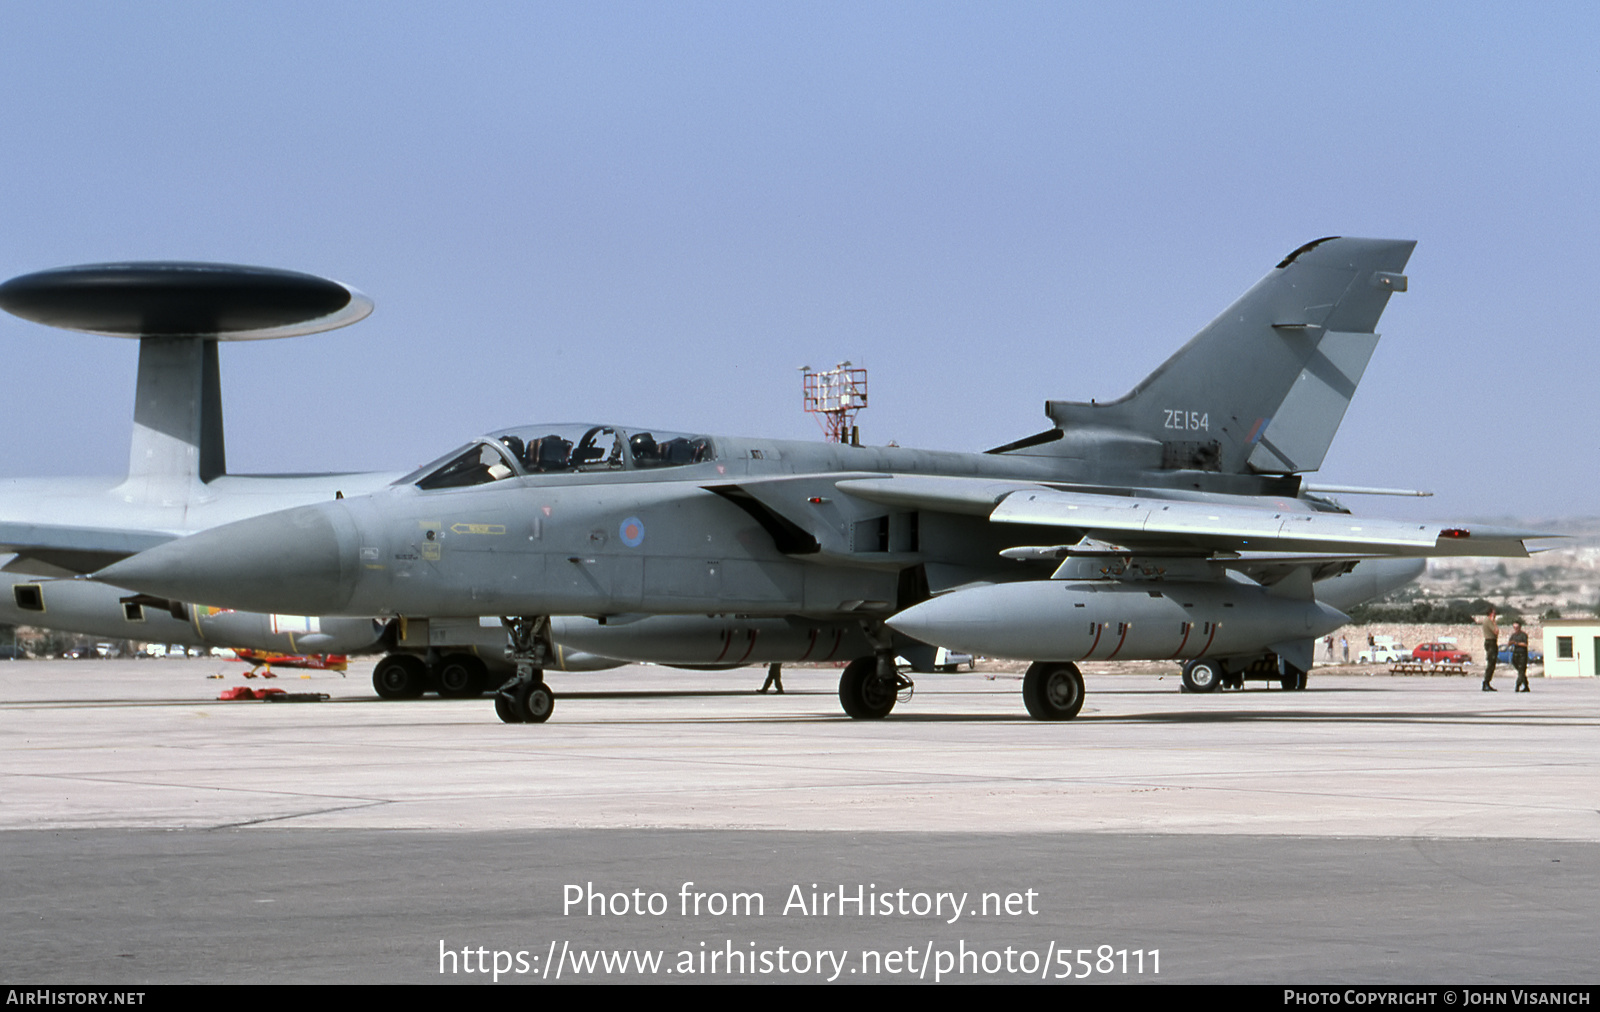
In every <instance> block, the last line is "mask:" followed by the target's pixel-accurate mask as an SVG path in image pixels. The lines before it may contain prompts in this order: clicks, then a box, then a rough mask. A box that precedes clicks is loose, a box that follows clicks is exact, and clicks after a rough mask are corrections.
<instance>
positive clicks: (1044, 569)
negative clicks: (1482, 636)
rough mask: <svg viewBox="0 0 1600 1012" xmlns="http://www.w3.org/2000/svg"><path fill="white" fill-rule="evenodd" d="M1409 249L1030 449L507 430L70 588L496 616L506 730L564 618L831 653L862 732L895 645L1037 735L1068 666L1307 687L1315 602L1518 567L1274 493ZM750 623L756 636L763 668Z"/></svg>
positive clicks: (1269, 300) (1314, 267) (1065, 700)
mask: <svg viewBox="0 0 1600 1012" xmlns="http://www.w3.org/2000/svg"><path fill="white" fill-rule="evenodd" d="M1413 246H1414V243H1412V242H1408V241H1396V240H1376V239H1351V238H1329V239H1322V240H1318V241H1316V242H1312V243H1308V244H1306V245H1305V246H1302V247H1301V248H1299V249H1297V250H1295V251H1294V252H1293V253H1291V254H1290V255H1289V256H1288V257H1286V258H1284V260H1283V261H1282V262H1281V263H1279V264H1278V265H1277V266H1276V267H1274V268H1273V269H1272V270H1271V271H1270V272H1269V273H1268V274H1267V276H1266V277H1265V278H1263V279H1262V280H1261V281H1260V282H1259V283H1257V284H1256V285H1255V286H1254V287H1253V288H1251V289H1250V290H1249V291H1248V292H1246V293H1245V294H1244V296H1243V297H1241V298H1240V299H1239V300H1238V301H1237V302H1235V303H1234V304H1233V305H1232V306H1230V307H1228V309H1227V310H1225V311H1224V312H1223V313H1222V315H1221V316H1219V317H1217V319H1216V320H1215V321H1213V322H1212V323H1211V324H1210V325H1208V326H1207V327H1206V328H1205V329H1203V330H1202V331H1201V332H1200V333H1199V334H1198V335H1196V336H1195V337H1194V338H1193V339H1192V340H1191V341H1189V343H1187V344H1186V345H1184V346H1183V348H1182V349H1180V350H1179V351H1178V352H1177V354H1175V355H1174V356H1173V357H1172V358H1170V359H1169V360H1167V362H1165V363H1164V364H1163V365H1162V366H1161V367H1160V368H1159V369H1157V370H1156V371H1155V372H1154V373H1152V374H1151V375H1150V376H1149V377H1147V378H1146V379H1145V380H1144V381H1143V382H1142V383H1140V384H1139V385H1138V386H1137V387H1135V388H1134V390H1133V391H1132V392H1131V393H1129V394H1128V395H1127V396H1125V397H1123V398H1121V399H1119V400H1115V401H1108V402H1104V403H1089V404H1083V403H1074V402H1066V401H1050V402H1048V403H1047V404H1046V413H1047V414H1048V416H1049V418H1050V420H1051V422H1052V423H1053V424H1052V426H1051V427H1050V428H1049V429H1046V430H1045V431H1043V432H1040V433H1038V434H1036V435H1033V436H1029V437H1027V438H1024V439H1019V440H1017V441H1016V442H1013V443H1010V444H1007V445H1005V446H1000V447H996V448H994V449H992V450H989V451H987V452H984V453H954V452H939V451H927V450H915V449H902V448H898V447H863V446H849V445H839V444H831V443H821V444H818V443H801V442H783V441H777V440H767V439H752V438H741V437H730V436H717V435H707V434H702V433H692V432H671V431H664V430H662V429H657V428H643V427H634V426H627V425H611V424H577V425H531V426H523V427H518V428H512V429H507V430H504V431H501V432H496V433H493V434H491V435H488V436H485V437H483V438H481V439H477V440H474V441H473V442H471V443H469V444H468V445H466V446H464V447H461V448H459V449H457V450H454V451H451V452H450V453H449V454H447V455H445V456H444V457H441V458H439V459H438V460H437V461H435V462H433V463H431V464H429V465H427V466H425V467H423V468H421V469H419V470H418V471H416V472H415V473H412V474H409V475H406V476H404V477H401V478H399V479H398V480H396V481H394V482H393V483H392V484H390V485H388V486H387V487H385V488H382V489H380V490H377V491H373V492H370V493H368V494H363V495H347V496H345V497H344V498H342V499H338V500H334V499H332V498H331V497H330V498H329V499H328V500H327V501H323V502H319V503H315V504H312V505H303V506H298V507H296V508H292V509H287V510H283V511H280V512H275V513H269V514H265V515H260V516H256V517H253V518H250V519H244V520H240V521H237V522H233V523H228V524H225V525H222V526H218V527H214V528H211V529H209V530H204V531H200V532H198V533H193V534H190V535H188V536H186V537H180V538H176V539H173V540H169V541H166V542H165V543H163V544H159V545H156V546H153V547H150V548H148V549H146V550H144V551H141V552H138V553H137V554H133V555H131V556H129V557H127V558H125V559H123V560H122V561H119V562H116V563H114V564H112V565H110V566H107V567H106V568H104V569H102V570H100V571H99V572H98V573H97V574H96V578H97V579H100V580H103V581H105V582H107V583H111V584H114V585H116V586H119V587H128V588H133V589H135V590H137V591H140V592H142V593H144V594H148V595H152V596H156V597H159V598H161V599H166V600H172V601H196V602H205V603H207V604H208V605H212V606H221V607H226V608H234V609H241V610H247V611H255V612H266V613H271V612H285V613H294V614H304V615H321V616H350V617H367V618H371V617H374V616H377V617H418V618H420V617H428V618H430V619H432V620H449V619H471V618H475V617H478V616H489V615H496V616H501V617H502V621H503V623H504V625H505V626H506V628H507V630H508V638H509V640H510V646H509V648H508V656H509V657H510V658H511V659H512V660H513V661H514V662H515V664H516V668H517V675H516V676H515V677H514V678H513V679H512V680H511V681H509V682H507V683H506V684H505V685H504V686H503V687H502V688H501V689H500V691H499V692H498V693H497V695H496V700H495V705H496V710H497V712H498V713H499V715H500V717H501V719H503V720H506V721H508V722H539V721H543V720H545V719H547V718H548V717H549V715H550V713H551V711H552V709H553V706H554V702H555V696H554V694H553V693H552V692H551V691H550V689H549V687H548V686H547V685H546V684H545V682H544V678H543V671H544V669H545V667H546V666H547V665H548V664H550V663H551V660H552V658H553V656H554V642H553V640H552V637H551V631H550V630H551V618H552V616H563V615H565V616H589V617H590V619H591V622H592V630H593V631H594V632H595V633H596V635H597V637H598V636H603V635H605V634H607V633H608V632H611V631H613V627H616V628H615V631H616V632H617V633H620V634H623V635H621V636H619V637H617V640H616V642H622V641H626V642H627V643H628V649H629V650H631V651H632V654H631V656H637V657H640V658H641V659H648V658H650V657H652V656H656V657H660V656H663V655H667V654H672V653H673V652H674V651H676V650H679V649H681V648H683V647H684V645H685V642H686V639H685V637H686V636H688V635H689V634H688V633H686V632H685V631H684V630H686V629H690V628H692V629H694V633H693V635H695V636H699V637H702V638H704V637H705V634H706V632H707V627H706V623H710V624H711V626H719V625H720V627H721V629H722V633H723V640H724V645H723V648H722V649H723V654H724V656H726V654H727V652H728V650H729V648H730V645H731V640H732V638H733V633H732V632H731V630H733V629H735V628H748V629H749V630H751V632H750V633H749V642H750V649H749V650H746V651H745V653H744V655H743V656H742V657H741V658H740V659H742V660H747V661H754V660H792V659H796V658H797V657H799V656H801V655H810V656H820V655H821V654H822V650H821V649H819V644H818V641H819V640H824V641H827V640H831V641H832V642H831V645H830V646H829V649H831V650H833V651H838V650H840V649H841V648H842V649H844V650H845V651H847V652H846V653H845V654H844V655H843V656H853V657H854V658H855V659H854V660H853V661H851V663H850V664H849V665H848V666H847V667H846V668H845V669H844V672H843V676H842V678H841V680H840V686H839V696H840V701H841V703H842V704H843V707H844V710H845V712H846V713H848V714H849V715H850V716H852V717H858V718H878V717H883V716H885V715H887V714H888V713H889V712H890V711H891V710H892V709H893V707H894V706H895V703H896V701H897V700H898V699H901V698H904V697H905V694H906V693H907V692H908V690H909V689H910V688H911V685H910V682H909V681H908V680H907V679H906V678H905V676H904V675H903V674H902V673H900V672H899V671H897V668H896V664H895V657H896V655H897V654H898V653H903V652H904V648H906V647H907V646H910V645H914V644H922V645H927V644H937V645H939V646H944V647H950V648H955V649H960V650H967V651H973V652H981V653H984V654H987V655H990V656H999V657H1010V658H1018V659H1024V660H1031V661H1033V662H1034V663H1033V665H1032V667H1030V668H1029V670H1028V673H1027V675H1026V677H1025V679H1024V682H1023V699H1024V702H1025V703H1026V706H1027V709H1028V711H1029V713H1031V714H1032V715H1033V716H1035V717H1038V718H1041V719H1046V720H1056V719H1066V718H1071V717H1073V716H1075V715H1076V714H1077V713H1078V711H1079V709H1080V708H1081V707H1082V705H1083V700H1084V688H1083V679H1082V676H1081V674H1080V672H1079V670H1078V668H1077V666H1076V662H1078V661H1082V660H1086V659H1093V660H1119V659H1120V660H1138V659H1165V658H1170V659H1174V660H1180V661H1185V662H1187V663H1186V665H1185V679H1186V682H1187V683H1188V684H1189V685H1190V686H1191V687H1193V688H1198V689H1206V688H1213V687H1215V685H1216V684H1217V683H1218V682H1219V681H1221V680H1222V679H1225V678H1227V677H1230V675H1235V676H1236V675H1237V673H1240V672H1243V671H1245V670H1247V669H1255V670H1260V669H1262V668H1263V667H1270V669H1271V671H1272V673H1273V675H1274V677H1278V678H1281V679H1283V681H1284V683H1285V684H1286V685H1291V686H1299V685H1303V681H1304V672H1305V670H1306V669H1307V668H1309V667H1310V666H1311V657H1312V645H1313V642H1314V640H1315V639H1316V638H1318V637H1320V636H1322V635H1324V634H1326V633H1328V632H1329V631H1331V630H1333V629H1335V628H1337V627H1339V626H1340V625H1342V624H1344V623H1345V622H1346V621H1347V617H1346V615H1345V614H1344V612H1343V609H1345V608H1349V607H1350V606H1351V605H1353V604H1354V603H1357V602H1359V601H1361V600H1365V599H1368V598H1370V597H1373V596H1376V595H1379V594H1382V593H1384V592H1387V591H1388V590H1390V589H1393V588H1394V587H1396V586H1399V585H1401V584H1403V583H1405V582H1406V581H1408V580H1410V579H1412V578H1414V577H1415V576H1416V575H1417V574H1418V573H1419V572H1420V571H1421V569H1422V565H1423V562H1422V560H1423V559H1424V558H1425V557H1427V556H1438V555H1504V556H1522V555H1526V554H1527V548H1526V546H1525V544H1524V540H1525V539H1527V538H1532V537H1538V536H1540V535H1539V534H1538V533H1537V532H1531V531H1513V530H1504V529H1490V528H1484V527H1480V526H1474V525H1469V524H1463V523H1419V522H1415V521H1399V520H1381V519H1370V518H1361V517H1356V516H1353V515H1351V514H1350V513H1349V512H1347V511H1346V510H1344V509H1343V508H1342V507H1340V506H1339V505H1337V504H1336V503H1335V502H1333V501H1332V500H1330V499H1327V498H1325V497H1323V496H1321V495H1319V494H1317V492H1316V491H1315V490H1313V489H1309V488H1307V487H1306V486H1304V485H1303V484H1302V481H1301V478H1300V474H1301V473H1303V472H1307V471H1313V470H1315V469H1316V468H1317V467H1318V466H1319V465H1320V464H1321V462H1322V459H1323V455H1324V453H1325V452H1326V450H1327V448H1328V445H1329V443H1330V441H1331V440H1332V438H1333V435H1334V432H1335V430H1336V429H1337V427H1338V425H1339V422H1340V421H1341V419H1342V418H1343V416H1344V412H1345V409H1346V407H1347V406H1348V404H1349V402H1350V399H1351V397H1352V396H1353V394H1354V392H1355V388H1356V385H1357V383H1358V382H1359V380H1360V379H1361V376H1362V373H1363V372H1364V370H1365V369H1366V366H1367V363H1368V361H1369V359H1370V358H1371V356H1372V354H1373V351H1374V349H1375V347H1376V345H1377V342H1378V336H1377V334H1376V333H1375V332H1374V331H1375V328H1376V325H1377V322H1378V318H1379V316H1380V315H1381V314H1382V312H1383V309H1384V307H1385V306H1386V305H1387V303H1388V301H1389V298H1390V296H1391V295H1392V294H1393V293H1395V292H1397V291H1404V290H1405V287H1406V278H1405V275H1404V274H1403V273H1402V272H1403V270H1404V268H1405V264H1406V261H1407V259H1408V258H1409V256H1410V254H1411V251H1412V248H1413ZM639 616H646V617H644V618H642V619H641V618H639ZM708 616H709V618H708ZM675 617H676V618H675ZM683 622H690V623H698V624H697V625H692V626H684V625H675V623H683ZM741 623H742V624H743V625H741ZM763 623H765V625H763ZM652 624H653V625H652ZM758 628H768V629H777V630H778V632H775V633H774V636H773V641H774V642H773V647H772V649H771V650H764V649H763V648H762V647H761V646H758V645H757V643H756V641H757V633H756V631H755V630H757V629H758ZM784 630H786V631H787V632H786V633H785V632H783V631H784ZM779 640H781V641H782V642H783V646H781V648H780V647H779V646H778V645H777V643H778V641H779ZM574 645H575V646H577V647H578V648H580V649H586V650H596V651H597V652H602V653H605V654H606V655H608V656H619V653H618V652H617V651H616V650H614V649H598V648H597V647H595V646H593V645H591V644H589V643H582V642H579V643H575V644H574ZM741 645H742V644H741ZM785 652H787V655H786V656H781V657H780V656H776V654H778V653H785ZM620 656H630V654H628V653H622V654H620Z"/></svg>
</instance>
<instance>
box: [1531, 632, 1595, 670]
mask: <svg viewBox="0 0 1600 1012" xmlns="http://www.w3.org/2000/svg"><path fill="white" fill-rule="evenodd" d="M1597 675H1600V618H1547V619H1545V620H1544V676H1545V677H1546V678H1594V677H1595V676H1597Z"/></svg>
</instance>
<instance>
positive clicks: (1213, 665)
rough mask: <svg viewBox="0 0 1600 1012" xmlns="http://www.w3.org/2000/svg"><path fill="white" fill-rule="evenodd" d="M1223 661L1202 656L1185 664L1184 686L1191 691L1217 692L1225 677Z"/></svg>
mask: <svg viewBox="0 0 1600 1012" xmlns="http://www.w3.org/2000/svg"><path fill="white" fill-rule="evenodd" d="M1224 674H1225V673H1224V671H1223V667H1222V663H1221V662H1220V661H1213V660H1210V659H1208V658H1204V657H1201V658H1199V659H1197V660H1192V661H1190V662H1188V663H1187V664H1185V665H1184V666H1183V687H1184V688H1186V689H1188V690H1189V691H1190V692H1215V691H1217V689H1218V688H1220V687H1221V685H1222V680H1223V677H1224Z"/></svg>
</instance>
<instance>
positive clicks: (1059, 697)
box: [1022, 661, 1083, 720]
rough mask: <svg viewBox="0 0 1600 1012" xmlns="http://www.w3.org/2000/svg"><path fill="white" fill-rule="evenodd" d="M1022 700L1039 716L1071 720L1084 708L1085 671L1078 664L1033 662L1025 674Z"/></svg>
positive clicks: (1033, 713) (1035, 716) (1033, 714)
mask: <svg viewBox="0 0 1600 1012" xmlns="http://www.w3.org/2000/svg"><path fill="white" fill-rule="evenodd" d="M1022 702H1023V704H1024V705H1025V706H1027V708H1028V713H1029V714H1031V715H1032V716H1033V717H1034V718H1035V719H1037V720H1071V719H1072V718H1073V717H1076V716H1077V715H1078V711H1079V710H1081V709H1083V675H1082V673H1080V672H1079V671H1078V666H1077V665H1076V664H1065V663H1052V662H1047V661H1039V662H1037V663H1035V664H1032V665H1030V666H1029V667H1028V673H1027V674H1026V675H1024V676H1023V678H1022Z"/></svg>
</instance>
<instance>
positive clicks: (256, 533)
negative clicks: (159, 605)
mask: <svg viewBox="0 0 1600 1012" xmlns="http://www.w3.org/2000/svg"><path fill="white" fill-rule="evenodd" d="M354 540H355V532H354V526H353V525H352V523H351V521H350V519H349V517H348V515H347V512H346V510H345V509H344V507H343V504H342V503H319V504H318V505H315V506H302V507H299V508H297V509H290V510H283V511H282V512H279V513H268V514H266V515H265V516H259V517H252V518H250V519H248V520H240V521H238V522H236V523H231V524H224V525H222V526H221V527H214V528H212V529H211V530H208V531H201V532H200V533H198V534H191V535H190V536H188V537H186V538H179V539H177V540H176V541H169V542H167V543H166V544H164V545H157V546H156V547H155V548H151V549H148V550H146V551H143V552H140V553H139V554H138V555H135V556H132V557H130V558H127V559H124V560H122V561H121V562H118V563H115V564H114V565H111V566H107V567H106V568H105V569H102V570H100V571H99V572H98V573H95V574H94V578H95V579H96V580H99V581H100V582H102V583H109V584H112V585H114V586H117V587H126V588H127V589H129V590H136V591H139V592H141V593H145V594H154V595H157V596H159V597H166V598H171V599H173V600H178V601H188V602H192V603H194V604H205V605H212V606H214V607H221V608H232V609H235V610H237V611H258V612H276V613H279V614H292V615H328V614H335V613H337V612H338V611H339V610H340V609H341V608H342V607H343V606H344V605H345V604H347V603H348V602H349V600H350V596H351V594H352V592H353V590H354V584H355V576H356V568H357V564H356V561H355V560H354V558H352V556H353V555H354V554H355V553H354V551H353V549H351V548H350V547H349V546H350V545H352V544H353V543H354Z"/></svg>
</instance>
